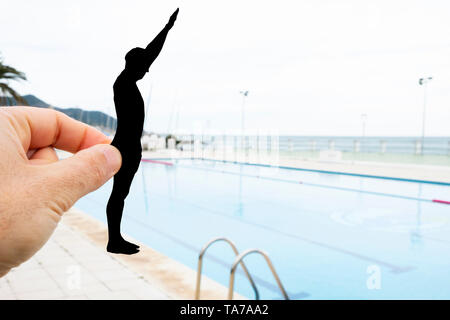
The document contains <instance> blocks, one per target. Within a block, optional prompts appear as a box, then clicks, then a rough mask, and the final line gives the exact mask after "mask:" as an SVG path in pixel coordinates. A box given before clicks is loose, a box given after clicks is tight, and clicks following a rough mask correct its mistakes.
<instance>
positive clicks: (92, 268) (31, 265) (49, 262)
mask: <svg viewBox="0 0 450 320" xmlns="http://www.w3.org/2000/svg"><path fill="white" fill-rule="evenodd" d="M126 238H128V239H130V237H126ZM130 240H132V239H130ZM106 242H107V229H106V226H105V225H104V224H103V223H101V222H99V221H97V220H95V219H94V218H92V217H90V216H89V215H87V214H86V213H84V212H81V211H79V210H77V209H76V208H72V209H70V210H69V211H68V212H66V213H65V214H64V216H63V219H62V220H61V222H60V223H59V225H58V227H57V229H56V231H55V233H54V234H53V235H52V237H51V238H50V240H49V241H48V242H47V243H46V244H45V246H44V247H43V248H42V249H41V250H40V251H39V252H38V253H37V254H36V255H34V256H33V257H32V258H31V259H30V260H28V261H27V262H25V263H23V264H22V265H21V266H19V267H17V268H14V269H13V270H11V271H10V272H9V273H8V274H7V275H5V276H4V277H2V278H0V300H6V299H14V300H17V299H19V300H29V299H58V300H65V299H70V300H74V299H81V300H86V299H92V300H110V299H120V300H123V299H133V300H136V299H158V300H166V299H193V298H194V288H195V279H196V272H195V271H194V270H192V269H190V268H188V267H186V266H184V265H182V264H180V263H178V262H176V261H174V260H172V259H170V258H168V257H166V256H164V255H163V254H161V253H159V252H156V251H155V250H153V249H151V248H149V247H147V246H144V245H142V244H140V245H141V251H140V252H139V253H138V254H136V255H131V256H127V255H116V254H109V253H108V252H106V250H105V246H106ZM226 294H227V290H226V288H225V287H223V286H222V285H220V284H218V283H216V282H215V281H213V280H211V279H209V278H207V277H205V276H203V277H202V293H201V298H202V299H224V298H225V297H226ZM236 298H240V299H245V298H244V297H242V296H239V295H237V296H236Z"/></svg>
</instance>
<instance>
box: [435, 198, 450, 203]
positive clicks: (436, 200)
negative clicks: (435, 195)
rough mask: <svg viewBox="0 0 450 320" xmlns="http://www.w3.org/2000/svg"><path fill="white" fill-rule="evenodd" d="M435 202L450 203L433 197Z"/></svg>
mask: <svg viewBox="0 0 450 320" xmlns="http://www.w3.org/2000/svg"><path fill="white" fill-rule="evenodd" d="M433 202H436V203H442V204H450V201H445V200H439V199H433Z"/></svg>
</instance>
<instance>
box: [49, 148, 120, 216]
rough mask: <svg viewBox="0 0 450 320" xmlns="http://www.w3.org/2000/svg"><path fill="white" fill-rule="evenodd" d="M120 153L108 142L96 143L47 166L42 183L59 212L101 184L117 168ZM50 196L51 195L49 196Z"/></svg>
mask: <svg viewBox="0 0 450 320" xmlns="http://www.w3.org/2000/svg"><path fill="white" fill-rule="evenodd" d="M121 164H122V156H121V154H120V152H119V150H118V149H117V148H115V147H114V146H111V145H109V144H97V145H94V146H92V147H90V148H88V149H84V150H81V151H79V152H77V153H76V154H74V155H73V156H71V157H70V158H67V159H64V160H61V161H58V162H55V163H53V164H51V165H49V173H48V175H47V179H46V183H47V185H49V187H50V188H51V189H52V190H53V191H55V193H53V195H52V196H54V197H55V198H54V199H53V200H54V201H56V203H57V205H58V206H59V207H60V209H61V210H62V212H65V211H67V210H68V209H70V207H72V205H73V204H74V203H75V202H76V201H77V200H78V199H80V198H81V197H83V196H84V195H86V194H88V193H89V192H92V191H94V190H96V189H98V188H99V187H101V186H102V185H103V184H104V183H105V182H106V181H108V180H109V179H110V178H111V177H112V176H113V175H114V174H116V173H117V171H119V169H120V166H121ZM50 196H51V195H50Z"/></svg>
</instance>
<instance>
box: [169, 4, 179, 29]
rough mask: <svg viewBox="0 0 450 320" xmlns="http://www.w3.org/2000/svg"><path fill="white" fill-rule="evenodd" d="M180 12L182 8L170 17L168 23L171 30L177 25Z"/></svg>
mask: <svg viewBox="0 0 450 320" xmlns="http://www.w3.org/2000/svg"><path fill="white" fill-rule="evenodd" d="M178 11H180V8H177V10H175V11H174V13H172V15H171V16H170V19H169V22H168V23H167V25H168V26H169V28H172V27H173V25H174V24H175V20H177V16H178Z"/></svg>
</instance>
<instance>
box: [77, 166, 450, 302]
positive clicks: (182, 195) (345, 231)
mask: <svg viewBox="0 0 450 320" xmlns="http://www.w3.org/2000/svg"><path fill="white" fill-rule="evenodd" d="M165 161H166V162H164V163H151V162H150V163H149V162H142V163H141V166H140V168H139V171H138V172H137V173H136V176H135V179H134V181H133V184H132V187H131V190H130V194H129V196H128V198H127V200H126V203H125V209H124V217H123V220H122V230H123V232H124V233H125V234H129V235H130V236H132V237H133V238H135V239H137V240H139V241H141V242H142V243H144V244H146V245H147V246H149V247H152V248H154V249H155V250H157V251H160V252H161V253H163V254H165V255H167V256H169V257H171V258H173V259H175V260H177V261H179V262H181V263H183V264H185V265H187V266H189V267H190V268H192V269H194V270H196V268H197V259H198V254H199V251H200V250H201V248H202V247H203V245H204V244H205V243H207V242H208V241H209V240H210V239H212V238H215V237H219V236H224V237H227V238H229V239H231V240H232V241H233V242H234V243H235V244H236V246H237V248H238V249H239V250H240V251H243V250H246V249H249V248H259V249H262V250H264V251H266V252H267V253H268V254H269V256H270V258H271V260H272V263H273V265H274V267H275V268H276V270H277V272H278V274H279V276H280V279H281V281H282V283H283V285H284V287H285V288H286V291H287V292H288V294H289V296H290V298H291V299H449V298H450V286H449V284H450V272H449V270H450V205H447V204H445V203H437V202H433V201H432V200H443V201H449V200H450V185H448V184H432V183H418V182H409V181H398V180H393V179H377V178H368V177H361V176H352V175H343V174H342V175H341V174H329V173H321V172H314V171H305V170H291V169H282V168H270V167H262V166H255V165H246V164H234V163H223V162H219V161H206V160H205V161H203V160H165ZM168 163H170V164H173V165H167V164H168ZM111 188H112V181H109V182H108V183H107V184H105V185H104V186H103V187H101V188H100V189H99V190H97V191H95V192H93V193H91V194H89V195H87V196H85V197H84V198H82V199H80V200H79V201H78V202H77V204H76V205H75V206H76V207H77V208H79V209H81V210H83V211H85V212H87V213H88V214H90V215H92V216H93V217H95V218H97V219H99V220H101V221H103V222H105V223H106V214H105V208H106V203H107V201H108V198H109V195H110V192H111ZM234 258H235V257H234V253H233V252H232V250H231V248H230V247H228V246H227V245H226V244H225V243H216V244H215V245H213V246H212V247H211V248H210V249H209V250H208V252H207V254H206V255H205V259H204V265H203V273H204V274H206V275H207V276H209V277H210V278H212V279H214V280H216V281H218V282H220V283H222V284H223V285H225V286H226V287H228V282H229V275H230V267H231V265H232V263H233V261H234ZM244 262H245V263H246V265H247V268H248V269H249V271H250V273H251V274H252V276H253V278H254V280H255V282H256V285H257V287H258V289H259V292H260V295H261V298H262V299H282V295H281V293H280V291H279V289H278V287H277V285H276V282H275V280H274V279H273V277H272V274H271V273H270V270H269V268H268V267H267V265H266V263H265V261H264V259H263V258H262V257H261V256H258V255H249V256H247V257H246V259H245V260H244ZM235 291H236V292H238V293H240V294H242V295H244V296H247V297H249V298H251V299H252V298H254V293H253V290H252V287H251V286H250V285H249V282H248V280H247V279H246V278H245V276H244V274H243V272H242V269H241V268H240V267H239V268H238V273H237V276H236V281H235ZM224 298H226V297H224Z"/></svg>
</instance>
